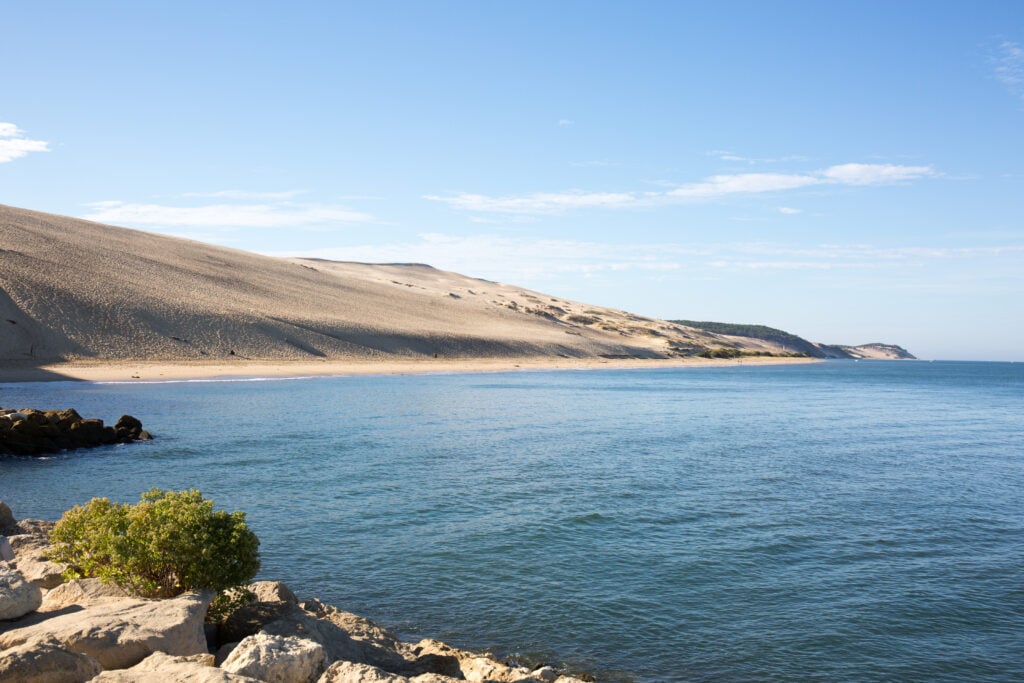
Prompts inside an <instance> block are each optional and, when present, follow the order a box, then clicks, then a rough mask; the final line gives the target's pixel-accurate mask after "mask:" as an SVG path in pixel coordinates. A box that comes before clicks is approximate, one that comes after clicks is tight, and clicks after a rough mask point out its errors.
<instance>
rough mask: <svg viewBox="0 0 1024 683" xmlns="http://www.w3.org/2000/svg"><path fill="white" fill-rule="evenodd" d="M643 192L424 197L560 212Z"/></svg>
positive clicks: (464, 206)
mask: <svg viewBox="0 0 1024 683" xmlns="http://www.w3.org/2000/svg"><path fill="white" fill-rule="evenodd" d="M643 196H644V195H640V194H638V193H634V192H584V191H582V190H569V191H568V192H536V193H533V194H527V195H520V196H518V197H489V196H487V195H482V194H469V193H463V194H458V195H454V196H451V197H443V196H440V195H425V196H424V197H423V198H424V199H429V200H431V201H435V202H443V203H445V204H448V205H449V206H451V207H452V208H455V209H459V210H462V211H476V212H494V213H510V214H518V213H527V214H532V213H559V212H561V211H566V210H569V209H590V208H605V209H617V208H624V207H628V206H635V205H637V204H638V203H639V202H640V200H641V198H642V197H643Z"/></svg>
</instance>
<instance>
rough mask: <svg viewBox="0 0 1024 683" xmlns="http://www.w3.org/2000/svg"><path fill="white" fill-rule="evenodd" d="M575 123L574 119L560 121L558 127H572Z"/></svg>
mask: <svg viewBox="0 0 1024 683" xmlns="http://www.w3.org/2000/svg"><path fill="white" fill-rule="evenodd" d="M574 123H576V122H575V121H573V120H572V119H558V125H559V126H561V127H562V128H565V127H566V126H571V125H573V124H574Z"/></svg>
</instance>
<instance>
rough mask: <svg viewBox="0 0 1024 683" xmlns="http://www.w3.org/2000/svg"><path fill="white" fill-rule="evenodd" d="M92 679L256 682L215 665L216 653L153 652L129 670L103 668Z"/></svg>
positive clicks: (118, 682) (140, 682)
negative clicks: (105, 669) (170, 653)
mask: <svg viewBox="0 0 1024 683" xmlns="http://www.w3.org/2000/svg"><path fill="white" fill-rule="evenodd" d="M92 680H93V681H102V682H103V683H256V679H255V678H250V677H248V676H242V675H240V674H234V673H231V672H230V671H224V670H223V669H218V668H217V667H215V666H214V665H213V655H209V654H206V655H191V656H184V657H181V656H179V657H175V656H173V655H169V654H165V653H163V652H154V653H153V654H151V655H150V656H148V657H146V658H145V659H143V660H142V661H141V662H139V663H138V664H136V665H135V666H133V667H132V668H130V669H121V670H119V671H104V672H103V673H101V674H100V675H99V676H97V677H96V678H94V679H92Z"/></svg>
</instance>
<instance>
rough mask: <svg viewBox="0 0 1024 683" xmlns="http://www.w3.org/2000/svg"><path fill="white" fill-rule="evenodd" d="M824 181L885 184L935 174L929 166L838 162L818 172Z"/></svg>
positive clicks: (848, 183)
mask: <svg viewBox="0 0 1024 683" xmlns="http://www.w3.org/2000/svg"><path fill="white" fill-rule="evenodd" d="M820 175H821V177H822V178H823V179H824V182H832V183H838V184H840V185H887V184H890V183H899V182H902V181H905V180H915V179H917V178H924V177H927V176H931V175H935V170H934V169H933V168H932V167H931V166H900V165H898V164H840V165H838V166H830V167H829V168H826V169H825V170H824V171H821V172H820Z"/></svg>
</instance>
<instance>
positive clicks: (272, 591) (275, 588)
mask: <svg viewBox="0 0 1024 683" xmlns="http://www.w3.org/2000/svg"><path fill="white" fill-rule="evenodd" d="M249 590H251V591H252V592H253V594H254V595H255V596H256V601H257V602H287V603H290V604H292V605H297V604H299V600H298V598H296V597H295V593H292V591H291V589H289V588H288V586H286V585H284V584H283V583H281V582H280V581H256V582H254V583H251V584H249Z"/></svg>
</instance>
